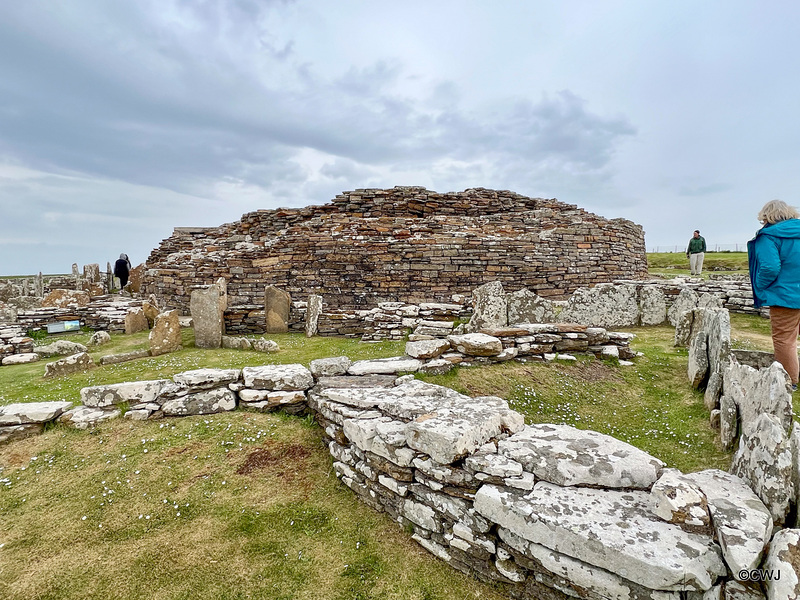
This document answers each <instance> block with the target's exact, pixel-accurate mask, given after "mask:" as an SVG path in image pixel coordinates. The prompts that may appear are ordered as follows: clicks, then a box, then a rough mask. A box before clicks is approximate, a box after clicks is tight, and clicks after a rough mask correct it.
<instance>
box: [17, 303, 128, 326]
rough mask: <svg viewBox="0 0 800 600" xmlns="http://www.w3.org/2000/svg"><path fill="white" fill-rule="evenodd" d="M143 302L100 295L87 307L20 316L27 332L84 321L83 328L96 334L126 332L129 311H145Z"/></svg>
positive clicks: (43, 309)
mask: <svg viewBox="0 0 800 600" xmlns="http://www.w3.org/2000/svg"><path fill="white" fill-rule="evenodd" d="M141 307H142V301H141V300H137V299H132V298H122V297H120V296H97V297H94V298H92V299H91V300H90V301H89V303H88V304H87V305H86V306H82V307H75V306H68V307H64V308H56V307H48V308H37V309H34V310H25V311H20V312H19V313H18V317H17V319H18V322H19V324H20V326H21V327H23V328H25V329H43V328H45V327H46V325H47V324H48V323H53V322H55V321H80V322H81V326H83V327H88V328H89V329H94V330H95V331H98V330H103V331H112V332H117V333H122V332H124V331H125V317H126V315H127V314H128V310H129V309H133V308H141Z"/></svg>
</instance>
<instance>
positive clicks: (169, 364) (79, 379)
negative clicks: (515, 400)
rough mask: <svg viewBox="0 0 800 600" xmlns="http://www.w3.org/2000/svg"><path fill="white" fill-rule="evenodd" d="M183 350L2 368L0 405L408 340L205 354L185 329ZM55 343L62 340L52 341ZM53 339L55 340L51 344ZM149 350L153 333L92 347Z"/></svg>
mask: <svg viewBox="0 0 800 600" xmlns="http://www.w3.org/2000/svg"><path fill="white" fill-rule="evenodd" d="M181 333H182V336H183V346H184V347H183V348H182V349H181V350H179V351H177V352H172V353H170V354H163V355H161V356H156V357H149V358H141V359H138V360H135V361H130V362H126V363H120V364H116V365H106V366H98V367H97V368H95V369H92V370H90V371H87V372H85V373H79V374H75V375H71V376H69V377H58V378H54V379H44V377H43V375H44V365H45V363H46V362H49V361H53V360H57V358H58V357H53V358H48V359H43V360H41V361H39V362H35V363H28V364H26V365H9V366H5V367H2V368H0V405H3V404H10V403H12V402H40V401H50V400H72V401H78V400H79V398H80V390H81V388H83V387H87V386H92V385H104V384H110V383H121V382H123V381H133V380H140V381H141V380H146V379H162V378H170V377H172V376H173V375H174V374H176V373H180V372H182V371H188V370H191V369H199V368H205V367H213V368H237V369H239V368H242V367H249V366H258V365H267V364H286V363H301V364H304V365H306V366H307V365H308V364H309V363H310V362H311V361H312V360H314V359H316V358H323V357H328V356H347V357H349V358H350V359H352V360H362V359H368V358H386V357H389V356H398V355H402V354H403V353H404V347H405V343H404V342H379V343H375V344H362V343H361V342H360V341H358V340H356V339H346V338H334V337H312V338H306V337H305V335H303V334H296V333H287V334H279V335H270V336H268V337H269V339H272V340H275V341H276V342H277V343H278V345H279V346H280V348H281V350H280V352H276V353H273V354H265V353H263V352H251V351H244V350H228V349H224V348H222V349H219V350H213V351H212V350H204V349H201V348H196V347H195V346H194V332H193V330H192V329H183V330H182V332H181ZM90 335H91V334H90V333H80V334H72V335H69V336H64V337H63V339H68V340H71V341H75V342H79V343H83V344H86V343H87V342H88V340H89V337H90ZM52 339H56V338H55V337H52ZM48 341H49V340H48ZM148 347H149V342H148V332H146V331H145V332H141V333H136V334H133V335H122V334H117V335H112V341H111V342H110V343H108V344H105V345H103V346H100V347H99V348H91V347H90V348H89V354H90V355H91V356H92V358H93V359H94V361H95V362H96V363H98V364H99V360H100V358H101V357H102V356H106V355H108V354H119V353H123V352H132V351H134V350H145V349H147V348H148Z"/></svg>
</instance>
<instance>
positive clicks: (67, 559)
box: [0, 412, 504, 600]
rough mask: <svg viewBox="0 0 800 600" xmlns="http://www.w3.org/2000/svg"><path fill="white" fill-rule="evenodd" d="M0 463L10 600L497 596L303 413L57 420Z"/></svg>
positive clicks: (9, 449)
mask: <svg viewBox="0 0 800 600" xmlns="http://www.w3.org/2000/svg"><path fill="white" fill-rule="evenodd" d="M253 457H260V458H261V459H262V460H261V461H260V462H258V461H256V462H253V460H252V459H253ZM265 457H266V459H267V460H265ZM269 459H271V460H269ZM0 464H1V465H3V471H2V472H0V514H2V515H3V527H2V528H0V597H2V598H3V599H4V600H17V599H19V600H21V599H25V600H44V599H47V598H58V599H73V598H74V599H81V600H83V599H87V598H103V599H118V598H152V599H178V598H186V599H189V598H264V599H266V598H286V599H289V598H309V599H312V598H325V599H331V600H340V599H341V600H344V599H351V598H386V599H405V598H412V599H413V598H418V599H422V598H429V599H434V598H441V599H450V598H452V599H456V598H458V599H461V598H489V599H497V600H499V599H500V598H502V597H504V596H502V595H500V593H499V592H498V591H496V590H494V589H493V588H492V587H491V586H489V585H484V584H480V583H478V582H476V581H474V580H473V579H472V578H470V577H467V576H464V575H462V574H460V573H458V572H456V571H454V570H453V569H451V568H450V567H449V566H447V565H446V564H445V563H443V562H441V561H438V560H436V559H434V558H433V557H431V556H430V555H428V553H427V552H425V551H424V550H422V549H421V548H420V547H419V546H417V544H416V543H415V542H413V541H411V540H410V539H409V538H408V536H407V535H405V534H404V533H403V532H402V531H401V530H400V529H399V528H398V527H397V524H396V523H394V522H393V521H391V519H389V518H388V517H386V516H385V515H381V514H378V513H376V512H374V511H373V510H372V509H370V508H368V507H366V506H365V505H363V504H361V503H360V502H358V501H357V500H356V498H355V497H354V495H353V494H352V493H351V492H350V490H348V489H347V488H346V487H345V486H344V485H342V484H340V483H339V481H338V480H337V479H336V477H335V476H334V474H333V470H332V466H331V459H330V457H329V455H328V453H327V449H326V447H325V445H324V444H323V443H322V439H321V436H320V431H319V429H318V428H317V427H315V426H309V425H308V424H307V423H306V422H305V421H304V420H302V419H297V418H292V417H287V416H283V415H275V414H273V415H265V414H257V413H244V412H234V413H227V414H224V415H214V416H205V417H186V418H182V419H170V420H164V421H158V422H156V421H153V422H145V423H136V424H135V425H134V424H131V423H129V422H125V421H116V422H114V423H108V424H106V425H105V426H103V427H101V428H100V429H98V430H96V431H95V432H94V433H86V432H78V431H72V430H68V429H66V428H64V427H61V426H58V427H55V428H54V429H52V430H50V431H48V432H46V433H44V434H43V435H41V436H36V437H34V438H29V439H27V440H23V441H20V442H16V443H14V444H11V445H8V446H5V447H3V448H0ZM247 465H250V466H253V465H256V467H255V468H250V469H248V468H246V467H247ZM259 465H260V466H259Z"/></svg>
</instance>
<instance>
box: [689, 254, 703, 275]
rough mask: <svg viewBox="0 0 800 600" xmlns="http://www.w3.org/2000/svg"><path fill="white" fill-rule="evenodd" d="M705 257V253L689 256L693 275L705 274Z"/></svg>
mask: <svg viewBox="0 0 800 600" xmlns="http://www.w3.org/2000/svg"><path fill="white" fill-rule="evenodd" d="M705 257H706V253H705V252H695V253H694V254H690V255H689V272H690V273H691V274H692V275H700V273H702V272H703V259H704V258H705Z"/></svg>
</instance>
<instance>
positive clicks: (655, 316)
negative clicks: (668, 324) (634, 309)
mask: <svg viewBox="0 0 800 600" xmlns="http://www.w3.org/2000/svg"><path fill="white" fill-rule="evenodd" d="M639 319H640V323H641V324H642V325H661V324H662V323H663V322H664V321H666V320H667V298H666V296H664V292H662V291H661V290H660V289H658V288H656V287H650V286H643V287H642V288H641V289H640V290H639Z"/></svg>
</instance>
